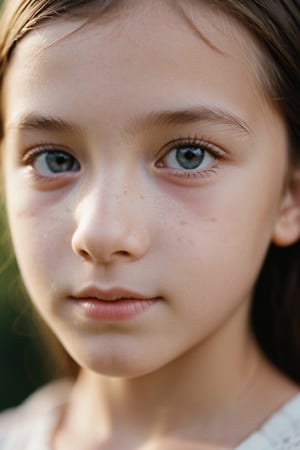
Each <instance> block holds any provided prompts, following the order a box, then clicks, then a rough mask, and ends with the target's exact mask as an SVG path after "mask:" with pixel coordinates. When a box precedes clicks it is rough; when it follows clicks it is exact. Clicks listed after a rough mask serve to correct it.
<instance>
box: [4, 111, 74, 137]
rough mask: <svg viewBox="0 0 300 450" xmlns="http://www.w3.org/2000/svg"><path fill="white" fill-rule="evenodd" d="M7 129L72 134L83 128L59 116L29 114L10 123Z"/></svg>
mask: <svg viewBox="0 0 300 450" xmlns="http://www.w3.org/2000/svg"><path fill="white" fill-rule="evenodd" d="M6 128H7V129H18V130H24V131H31V130H36V131H52V132H60V131H61V132H65V133H68V134H72V133H74V132H75V130H77V131H78V129H80V128H81V127H80V126H79V125H78V124H76V123H75V122H71V121H68V120H64V119H62V118H61V117H58V116H50V115H49V116H48V115H41V114H37V113H28V114H24V115H22V116H20V117H19V118H18V119H16V120H15V121H13V122H11V123H8V125H7V126H6Z"/></svg>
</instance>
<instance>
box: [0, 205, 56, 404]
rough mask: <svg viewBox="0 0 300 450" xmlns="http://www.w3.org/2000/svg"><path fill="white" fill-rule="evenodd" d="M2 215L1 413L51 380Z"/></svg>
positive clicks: (0, 310) (0, 311) (0, 256)
mask: <svg viewBox="0 0 300 450" xmlns="http://www.w3.org/2000/svg"><path fill="white" fill-rule="evenodd" d="M0 214H1V215H0V225H1V228H0V229H1V239H0V364H1V366H0V367H1V371H0V380H1V382H0V410H3V409H6V408H8V407H11V406H14V405H17V404H19V403H20V402H21V401H22V400H23V399H24V398H25V397H27V396H28V395H29V394H30V393H31V392H32V391H34V390H36V389H37V388H38V387H39V386H40V385H41V384H44V383H45V382H46V381H47V380H48V379H50V376H49V375H48V373H47V362H49V358H48V357H47V355H46V354H45V350H44V351H43V347H42V345H41V333H40V331H39V329H38V327H37V325H36V324H35V321H34V319H33V317H32V312H31V308H30V303H29V301H28V300H27V297H26V295H25V292H24V289H23V288H22V286H21V283H20V282H19V276H18V271H17V267H16V263H15V262H14V259H13V257H12V251H11V249H10V246H9V245H8V238H7V237H6V235H7V231H6V230H7V227H6V224H5V220H4V214H3V211H1V213H0Z"/></svg>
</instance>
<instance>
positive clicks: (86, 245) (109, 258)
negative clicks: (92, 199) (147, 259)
mask: <svg viewBox="0 0 300 450" xmlns="http://www.w3.org/2000/svg"><path fill="white" fill-rule="evenodd" d="M99 209H100V211H99ZM138 216H139V217H141V216H140V214H138ZM79 217H80V218H79V219H78V220H77V224H76V227H75V231H74V233H73V236H72V249H73V252H74V253H75V254H76V255H77V256H79V257H80V258H81V259H83V260H85V261H86V262H90V263H95V264H105V265H107V264H112V263H114V262H117V261H131V260H135V259H139V258H141V257H142V256H143V255H144V254H145V252H146V251H147V248H148V246H149V239H148V234H147V232H146V230H145V227H144V225H143V224H142V223H141V221H140V220H136V219H134V218H133V216H132V214H131V213H130V212H129V211H128V210H127V211H126V208H114V211H113V212H112V211H110V214H109V213H108V211H105V214H104V211H101V208H97V207H95V206H94V207H93V208H88V211H85V214H83V211H82V209H81V214H80V216H79Z"/></svg>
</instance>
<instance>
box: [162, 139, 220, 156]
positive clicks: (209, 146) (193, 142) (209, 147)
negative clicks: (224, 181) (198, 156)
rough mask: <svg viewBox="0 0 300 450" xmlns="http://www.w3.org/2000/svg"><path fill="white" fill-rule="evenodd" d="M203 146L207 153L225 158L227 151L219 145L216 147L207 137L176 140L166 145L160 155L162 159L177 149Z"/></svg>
mask: <svg viewBox="0 0 300 450" xmlns="http://www.w3.org/2000/svg"><path fill="white" fill-rule="evenodd" d="M188 145H190V146H194V147H197V146H199V147H200V146H203V147H204V150H205V151H211V153H213V154H216V155H219V156H225V154H226V151H225V150H224V149H223V148H222V147H220V146H219V145H216V144H214V143H212V140H211V139H209V138H207V137H201V138H199V137H186V138H175V139H173V140H171V141H169V142H168V143H167V144H165V145H164V146H163V147H162V148H161V150H160V152H159V154H160V158H162V157H163V156H164V155H165V154H166V153H168V152H169V151H172V150H175V149H176V147H180V146H181V147H184V146H188Z"/></svg>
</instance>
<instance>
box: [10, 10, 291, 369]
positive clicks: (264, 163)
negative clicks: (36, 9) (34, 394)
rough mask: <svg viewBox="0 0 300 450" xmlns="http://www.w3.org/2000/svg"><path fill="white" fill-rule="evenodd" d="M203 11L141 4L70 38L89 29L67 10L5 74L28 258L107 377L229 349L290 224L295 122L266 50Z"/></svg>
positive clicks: (36, 284) (76, 353)
mask: <svg viewBox="0 0 300 450" xmlns="http://www.w3.org/2000/svg"><path fill="white" fill-rule="evenodd" d="M152 6H153V4H152ZM195 13H197V14H198V13H199V17H198V18H197V26H198V28H197V29H196V28H195V27H193V26H192V24H191V23H190V22H189V21H188V20H187V19H186V18H185V17H184V16H183V14H180V13H179V12H178V11H177V10H176V11H175V8H174V10H172V8H170V7H169V8H168V7H167V6H166V5H162V2H157V5H156V7H155V8H147V5H144V4H143V7H142V8H139V7H136V10H133V11H130V13H129V14H127V15H126V13H125V12H124V14H123V15H122V14H121V15H120V17H119V18H114V19H112V20H111V21H110V20H107V21H103V22H102V21H95V22H94V23H91V24H89V25H87V26H85V27H83V28H82V29H81V30H79V31H76V32H74V33H72V34H70V35H68V36H67V37H64V36H65V35H66V34H68V33H70V32H71V31H73V30H75V29H76V28H77V27H78V26H79V25H80V24H81V22H79V21H76V22H74V21H73V22H71V21H64V20H58V21H56V22H53V23H49V24H46V25H44V26H42V27H41V28H39V29H38V30H36V31H32V32H30V33H29V34H28V35H27V37H25V38H24V39H23V40H22V41H21V42H20V43H19V44H18V46H17V48H16V51H15V54H14V57H13V60H12V62H11V64H10V67H9V70H8V73H7V75H6V79H5V98H4V101H3V108H4V117H5V127H6V131H5V140H4V150H3V151H4V174H5V188H6V199H7V208H8V214H9V221H10V226H11V233H12V238H13V242H14V246H15V250H16V255H17V259H18V262H19V265H20V269H21V271H22V274H23V278H24V281H25V284H26V286H27V288H28V290H29V293H30V295H31V297H32V299H33V302H34V304H35V305H36V307H37V308H38V310H39V311H40V313H41V314H42V316H43V317H44V319H45V320H46V321H47V322H48V323H49V324H50V326H51V327H52V329H53V330H54V331H55V333H56V334H57V335H58V337H59V338H60V340H61V341H62V342H63V344H64V345H65V347H66V348H67V349H68V351H69V352H70V353H71V354H72V355H73V357H74V358H75V359H76V360H77V361H78V362H79V363H80V364H81V365H82V366H85V367H88V368H90V369H93V370H96V371H98V372H101V373H105V374H112V375H123V376H137V375H141V374H145V373H148V372H150V371H153V370H156V369H158V368H160V367H163V366H165V365H166V364H167V363H168V362H170V361H172V360H174V359H175V358H179V357H181V356H183V355H185V354H187V352H189V351H190V350H191V349H195V350H197V351H198V350H199V351H200V349H201V345H202V343H203V342H204V340H206V343H207V342H209V341H210V340H212V339H214V340H215V342H218V339H221V337H222V342H223V351H224V352H225V354H226V348H224V345H226V342H227V341H226V338H225V336H229V335H231V339H230V343H231V347H230V350H229V349H228V350H229V351H233V350H234V346H235V345H236V344H235V343H236V342H237V341H238V340H239V336H240V333H241V326H242V329H243V328H244V329H246V324H247V310H248V306H249V301H250V299H251V292H252V289H253V285H254V283H255V280H256V278H257V275H258V272H259V270H260V268H261V265H262V262H263V259H264V255H265V253H266V250H267V248H268V246H269V244H270V241H271V240H272V238H273V237H274V236H275V238H276V233H277V231H278V229H279V227H280V225H279V224H280V221H281V216H282V206H283V204H284V202H285V198H286V197H285V196H283V186H284V182H285V176H286V172H287V142H286V133H285V127H284V124H283V121H282V120H281V118H280V117H279V115H278V114H277V112H276V111H275V110H274V109H273V108H272V107H271V106H270V104H269V103H268V102H267V101H266V100H265V98H264V96H263V95H262V93H261V91H260V85H259V82H258V81H257V80H256V78H255V75H254V72H255V70H254V66H255V63H256V61H255V58H256V56H255V55H256V52H255V49H254V45H252V43H251V38H250V37H249V36H247V35H246V33H245V32H244V31H243V30H241V29H239V27H238V26H237V24H235V23H232V22H231V21H230V19H225V18H224V17H221V16H219V15H217V14H216V13H212V12H211V11H210V10H208V9H207V8H206V7H205V6H197V11H195ZM63 37H64V38H63ZM101 299H102V301H101ZM235 336H237V337H236V339H235ZM228 341H229V339H228Z"/></svg>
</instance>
